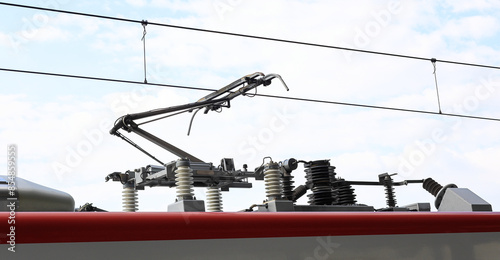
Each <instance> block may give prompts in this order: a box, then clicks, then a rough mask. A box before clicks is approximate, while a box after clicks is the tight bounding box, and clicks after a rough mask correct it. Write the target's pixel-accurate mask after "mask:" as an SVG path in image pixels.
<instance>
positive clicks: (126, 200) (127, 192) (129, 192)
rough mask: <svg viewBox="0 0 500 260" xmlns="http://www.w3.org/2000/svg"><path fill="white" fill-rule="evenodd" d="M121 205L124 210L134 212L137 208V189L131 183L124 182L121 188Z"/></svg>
mask: <svg viewBox="0 0 500 260" xmlns="http://www.w3.org/2000/svg"><path fill="white" fill-rule="evenodd" d="M122 207H123V211H125V212H136V211H137V209H138V200H137V191H136V190H135V189H134V186H133V185H130V184H125V185H123V190H122Z"/></svg>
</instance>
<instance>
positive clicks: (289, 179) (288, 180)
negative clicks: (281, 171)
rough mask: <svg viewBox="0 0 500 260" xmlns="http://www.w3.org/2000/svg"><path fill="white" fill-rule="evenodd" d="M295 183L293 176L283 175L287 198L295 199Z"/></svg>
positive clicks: (284, 193)
mask: <svg viewBox="0 0 500 260" xmlns="http://www.w3.org/2000/svg"><path fill="white" fill-rule="evenodd" d="M293 183H294V181H293V176H291V175H285V176H283V197H285V198H286V199H287V200H293V189H294V188H295V186H293Z"/></svg>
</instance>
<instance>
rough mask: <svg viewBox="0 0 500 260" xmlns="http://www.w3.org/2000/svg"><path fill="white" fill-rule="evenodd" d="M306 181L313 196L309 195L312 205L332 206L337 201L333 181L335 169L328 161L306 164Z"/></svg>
mask: <svg viewBox="0 0 500 260" xmlns="http://www.w3.org/2000/svg"><path fill="white" fill-rule="evenodd" d="M304 167H305V168H306V169H305V170H304V171H305V172H306V179H307V183H308V185H309V187H311V191H312V194H310V195H308V197H309V204H311V205H331V204H333V202H334V201H335V193H334V191H333V189H332V184H331V183H332V180H333V179H334V178H335V171H334V170H335V167H334V166H330V162H329V161H328V160H319V161H312V162H308V163H305V164H304Z"/></svg>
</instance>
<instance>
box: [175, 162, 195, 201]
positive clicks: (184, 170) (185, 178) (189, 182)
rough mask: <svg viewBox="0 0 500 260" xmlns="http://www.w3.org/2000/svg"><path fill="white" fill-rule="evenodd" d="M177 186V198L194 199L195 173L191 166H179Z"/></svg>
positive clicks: (176, 179)
mask: <svg viewBox="0 0 500 260" xmlns="http://www.w3.org/2000/svg"><path fill="white" fill-rule="evenodd" d="M175 173H176V174H175V185H176V186H177V187H176V189H177V190H176V192H177V197H178V198H182V199H183V198H184V197H194V189H193V172H192V171H191V168H189V166H178V167H177V170H175Z"/></svg>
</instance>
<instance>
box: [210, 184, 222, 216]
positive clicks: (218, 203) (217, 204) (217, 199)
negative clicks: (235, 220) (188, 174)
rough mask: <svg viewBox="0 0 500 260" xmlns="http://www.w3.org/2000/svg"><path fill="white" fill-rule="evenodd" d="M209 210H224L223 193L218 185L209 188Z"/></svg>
mask: <svg viewBox="0 0 500 260" xmlns="http://www.w3.org/2000/svg"><path fill="white" fill-rule="evenodd" d="M207 211H209V212H221V211H222V194H221V192H220V190H219V188H217V187H208V188H207Z"/></svg>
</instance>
